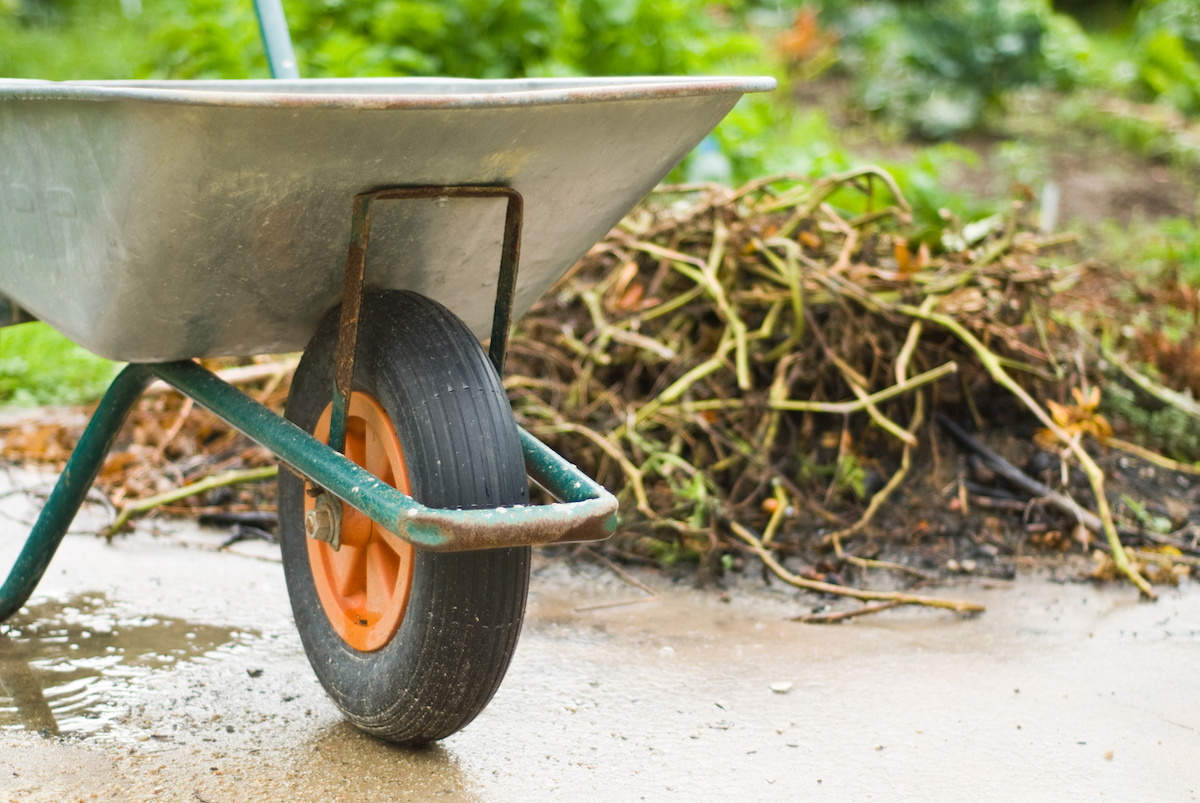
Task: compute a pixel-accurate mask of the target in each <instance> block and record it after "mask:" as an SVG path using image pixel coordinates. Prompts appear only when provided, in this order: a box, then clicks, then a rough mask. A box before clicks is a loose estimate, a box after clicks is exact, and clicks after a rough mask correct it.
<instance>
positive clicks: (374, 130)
mask: <svg viewBox="0 0 1200 803" xmlns="http://www.w3.org/2000/svg"><path fill="white" fill-rule="evenodd" d="M259 14H260V21H261V22H262V24H263V31H264V39H265V41H266V44H267V49H268V57H269V59H270V61H271V65H272V73H273V75H276V76H283V77H280V78H276V79H274V80H241V81H191V82H179V81H69V82H63V83H56V82H48V81H29V80H11V79H0V210H2V214H0V294H2V296H0V301H2V302H3V303H2V304H0V311H3V317H4V320H3V323H4V324H8V323H18V322H21V321H24V320H29V319H31V318H37V319H40V320H43V321H45V322H47V323H49V324H50V325H52V326H54V327H55V328H57V329H58V330H60V331H61V332H63V333H64V334H65V335H67V336H68V337H69V338H71V339H72V340H73V341H75V342H76V343H78V344H79V345H81V346H83V347H85V348H87V349H89V350H91V351H93V352H95V353H97V354H100V355H102V356H105V357H108V358H111V359H116V360H121V361H125V362H128V363H129V365H128V367H126V368H125V369H124V370H123V371H122V372H121V373H120V374H119V375H118V376H117V378H116V379H115V380H114V381H113V383H112V385H111V387H110V388H109V390H108V392H107V393H106V394H105V396H104V398H103V400H102V401H101V402H100V405H99V407H98V409H97V410H96V412H95V414H94V415H93V416H92V419H91V421H90V422H89V424H88V426H87V429H86V430H85V432H84V433H83V436H82V437H81V438H80V440H79V443H78V445H77V446H76V448H75V451H74V453H73V454H72V455H71V458H70V460H69V461H68V463H67V466H66V468H65V470H64V471H63V473H62V475H61V477H60V478H59V480H58V482H57V485H56V486H55V488H54V490H53V492H52V493H51V495H50V497H49V498H48V500H47V502H46V504H45V507H44V508H43V510H42V512H41V514H40V516H39V518H38V520H37V522H36V523H35V525H34V527H33V530H32V532H31V534H30V536H29V537H28V540H27V541H26V543H25V546H24V548H23V550H22V552H21V553H20V556H19V557H18V559H17V561H16V564H15V565H14V567H13V569H12V570H11V573H10V574H9V575H8V578H7V580H6V581H5V583H4V585H3V586H2V587H0V621H3V620H4V619H7V618H8V617H10V616H11V615H12V614H13V613H14V612H16V611H17V610H18V609H19V608H20V607H21V606H22V605H23V604H24V603H25V602H26V600H28V598H29V597H30V595H31V594H32V593H33V591H34V588H35V587H36V585H37V583H38V581H39V580H40V578H41V577H42V574H43V573H44V572H45V570H46V567H47V565H48V564H49V562H50V560H51V558H52V557H53V554H54V552H55V550H56V549H57V547H58V545H59V543H60V542H61V541H62V538H63V535H64V534H65V533H66V531H67V528H68V527H69V526H70V524H71V522H72V520H73V519H74V517H75V515H76V513H77V512H78V509H79V506H80V504H81V503H82V501H83V498H84V496H85V495H86V493H87V491H88V489H89V488H90V486H91V484H92V482H93V480H94V479H95V477H96V475H97V473H98V471H99V469H100V467H101V464H102V462H103V460H104V458H105V456H106V455H107V453H108V451H109V449H110V448H111V447H112V445H113V443H114V441H115V439H116V438H117V435H118V432H119V430H120V428H121V425H122V423H123V421H124V420H125V418H126V416H127V414H128V412H129V410H130V409H131V407H132V406H133V405H134V404H135V403H136V401H137V399H138V397H139V396H140V394H141V392H142V391H143V390H144V389H145V388H146V386H147V385H148V384H149V383H150V382H151V381H153V380H154V379H156V378H157V379H162V380H164V381H166V382H167V383H169V384H170V385H172V386H174V387H175V388H176V389H178V390H179V391H180V392H182V393H184V394H186V395H187V396H189V397H191V398H192V399H194V400H195V401H197V402H199V403H200V404H202V405H203V406H205V407H207V408H208V409H209V410H211V411H213V412H214V413H215V414H216V415H218V416H220V417H221V418H222V419H224V420H225V421H227V422H228V423H229V424H231V425H232V426H234V427H236V428H237V429H239V430H240V431H242V432H244V433H245V434H246V435H248V436H249V437H250V438H252V439H253V440H255V441H257V442H258V443H260V444H262V445H263V446H265V447H266V448H267V449H269V450H270V451H271V452H272V453H273V454H274V455H276V456H277V457H278V459H279V460H280V462H281V464H282V470H281V471H280V475H279V480H278V482H279V493H278V504H279V540H280V543H281V552H282V557H283V567H284V573H285V576H286V579H287V587H288V594H289V597H290V600H291V604H292V609H293V612H294V615H295V620H296V625H297V627H298V629H299V632H300V636H301V640H302V641H303V644H304V648H305V651H306V653H307V655H308V658H309V660H310V662H311V663H312V666H313V669H314V670H315V672H316V674H317V676H318V678H319V679H320V681H321V683H322V684H323V685H324V687H325V689H326V690H327V691H328V693H329V694H330V696H331V697H332V699H333V700H334V702H335V703H336V704H337V706H338V707H339V708H340V709H341V710H342V711H343V712H344V714H345V715H346V717H347V718H348V719H349V720H350V721H351V722H353V723H354V724H355V725H357V726H358V727H360V728H362V729H363V730H365V731H367V732H369V733H371V734H373V735H375V736H378V737H381V738H384V739H387V740H391V741H395V742H400V743H407V744H418V743H423V742H429V741H432V740H436V739H440V738H443V737H445V736H448V735H449V734H451V733H453V732H455V731H457V730H458V729H460V728H462V727H463V726H465V725H466V724H467V723H468V722H469V721H470V720H471V719H473V718H474V717H475V716H476V715H477V714H478V713H479V712H480V711H481V710H482V709H483V707H484V706H485V705H486V704H487V702H488V701H489V700H490V699H491V697H492V695H493V693H494V692H495V690H496V689H497V687H498V686H499V684H500V681H501V679H502V678H503V675H504V672H505V670H506V668H507V665H508V662H509V659H510V657H511V655H512V653H513V650H514V647H515V645H516V641H517V637H518V634H519V631H520V626H521V620H522V616H523V613H524V607H525V597H526V589H527V586H528V582H529V559H530V546H531V545H535V544H553V543H560V542H570V541H590V540H598V539H603V538H605V537H607V536H608V535H609V534H611V533H612V531H613V530H614V528H615V527H616V522H617V518H616V512H617V502H616V499H615V498H614V497H613V496H612V495H611V494H609V493H608V492H607V491H605V490H604V489H603V488H602V487H600V486H599V485H598V484H596V483H595V482H593V481H592V480H591V479H589V478H588V477H587V476H586V475H584V474H583V473H582V472H580V471H579V470H578V469H576V468H575V467H574V466H572V465H571V464H569V463H568V462H566V461H565V460H563V459H562V458H561V457H559V456H558V455H557V454H555V453H554V452H553V451H551V450H550V449H549V448H548V447H546V446H545V445H543V444H542V443H540V442H539V441H538V440H537V439H535V438H534V437H533V436H532V435H530V434H529V433H528V432H525V431H524V430H522V429H521V428H519V427H518V426H517V425H516V423H515V421H514V419H513V415H512V410H511V408H510V406H509V402H508V399H507V396H506V394H505V391H504V388H503V386H502V384H501V380H500V375H501V372H502V370H503V367H504V355H505V347H506V341H507V337H508V332H509V327H510V323H511V322H512V320H513V318H514V316H519V315H521V314H522V313H524V312H525V311H526V310H527V309H528V308H529V307H530V306H531V305H532V304H533V302H534V301H535V300H536V299H537V298H538V297H539V296H541V295H542V294H543V293H544V292H545V291H546V290H547V289H548V288H549V287H550V286H551V285H552V284H553V283H554V282H555V281H556V280H557V279H558V278H560V277H561V276H562V274H563V273H564V272H565V271H566V270H567V269H568V268H569V267H570V266H571V265H572V264H574V263H575V262H576V261H577V260H578V259H579V258H580V257H582V256H583V255H584V254H585V253H586V252H587V250H588V249H589V248H590V247H591V246H592V245H593V244H594V243H595V242H597V241H598V240H599V239H600V238H601V237H603V236H604V234H605V233H606V232H607V231H609V229H610V228H611V227H612V226H614V225H615V224H616V223H617V222H618V221H619V220H620V219H621V218H622V217H623V216H624V215H625V214H626V213H628V211H629V210H630V209H631V208H632V207H633V206H634V205H635V204H636V203H637V202H638V201H639V200H640V199H641V198H642V197H644V196H645V195H646V194H647V193H648V192H649V191H650V190H651V189H652V188H653V187H654V186H655V184H657V183H658V182H659V181H660V180H661V179H662V178H663V177H664V176H665V175H666V174H667V173H668V172H669V171H670V170H671V169H672V168H673V167H674V166H675V165H676V164H678V163H679V161H680V160H682V158H683V157H684V156H685V155H686V154H687V153H688V152H689V151H690V150H691V149H692V148H693V147H694V146H695V145H696V144H697V143H698V142H699V141H700V140H701V139H702V138H703V137H704V136H705V135H707V133H708V132H709V131H710V130H711V129H712V128H713V127H714V126H715V125H716V124H717V123H718V122H719V121H720V120H721V119H722V117H724V115H725V114H726V113H727V112H728V111H729V110H730V109H731V108H732V106H733V105H734V103H736V102H737V100H738V98H739V97H740V96H741V95H742V94H743V93H746V92H757V91H767V90H770V89H772V88H773V87H774V85H775V82H774V80H773V79H770V78H618V79H609V78H605V79H591V78H579V79H531V80H499V81H473V80H457V79H408V78H396V79H390V78H389V79H365V80H349V79H328V80H303V81H302V80H299V79H298V74H297V72H296V70H295V60H294V57H292V55H291V44H290V40H289V39H288V35H287V30H286V24H285V23H284V22H283V17H282V10H281V9H280V8H279V7H278V3H277V0H275V2H274V5H272V4H270V3H267V2H263V3H261V4H260V5H259ZM518 265H519V267H520V270H519V271H518ZM484 340H486V341H487V349H488V350H487V352H485V351H484V348H483V346H482V345H481V341H484ZM301 348H302V349H303V350H304V355H303V358H302V359H301V361H300V364H299V366H298V367H297V369H296V373H295V377H294V380H293V382H292V387H291V393H290V396H289V398H288V402H287V408H286V415H285V416H284V417H280V416H278V415H276V414H274V413H273V412H271V411H270V410H268V409H266V408H265V407H263V406H262V405H260V404H258V403H257V402H255V401H254V400H252V399H251V398H249V397H248V396H246V395H245V394H243V393H242V392H241V391H239V390H237V389H236V388H234V387H233V386H231V385H229V384H227V383H225V382H224V381H222V380H221V379H219V378H218V377H217V376H216V375H214V374H213V373H211V372H209V371H207V370H206V369H204V368H203V367H201V366H200V365H199V364H198V363H197V362H194V361H193V360H194V358H199V357H210V356H246V355H253V354H262V353H275V352H282V351H293V350H298V349H301ZM528 478H532V480H533V481H534V482H536V483H537V484H538V485H540V486H542V487H543V488H544V489H545V490H546V491H548V492H549V494H550V495H551V496H552V497H554V498H555V499H557V500H559V501H558V502H557V503H554V504H548V505H531V504H530V498H529V482H528Z"/></svg>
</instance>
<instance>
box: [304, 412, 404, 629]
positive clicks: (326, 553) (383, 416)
mask: <svg viewBox="0 0 1200 803" xmlns="http://www.w3.org/2000/svg"><path fill="white" fill-rule="evenodd" d="M332 412H333V406H332V405H329V406H327V407H326V408H325V412H324V413H322V414H321V418H320V420H319V421H318V422H317V428H316V431H315V432H313V435H314V437H316V438H317V440H319V441H321V442H322V443H328V442H329V419H330V416H331V415H332ZM345 454H346V457H348V458H350V459H351V460H353V461H354V462H355V463H357V464H358V465H360V466H362V467H363V468H365V469H366V470H367V471H369V472H371V473H372V474H374V475H375V476H376V477H379V479H381V480H383V481H384V482H386V483H387V484H388V485H391V486H392V487H394V488H395V489H396V490H398V491H401V492H403V493H406V494H407V493H411V491H410V489H409V482H408V472H407V470H406V469H405V465H404V451H403V450H402V449H401V448H400V440H399V439H398V438H397V437H396V429H395V427H393V426H392V422H391V419H389V418H388V415H387V412H386V411H385V410H384V409H383V407H382V406H381V405H380V404H379V402H377V401H375V399H373V398H371V396H370V395H368V394H366V393H359V392H357V391H355V392H354V393H353V394H351V396H350V407H349V410H348V411H347V416H346V452H345ZM312 489H313V486H312V485H306V486H305V490H306V491H311V490H312ZM333 501H334V502H338V503H340V504H341V514H342V528H341V547H340V548H339V549H337V550H334V549H333V547H331V546H330V545H329V544H327V543H325V542H324V541H317V540H315V539H312V538H309V539H308V561H309V564H310V565H311V566H312V575H313V582H314V583H315V584H316V587H317V596H318V597H320V599H321V606H322V607H323V608H324V609H325V615H326V616H327V617H328V618H329V623H330V624H331V625H333V629H334V630H335V631H337V634H338V635H339V636H341V637H342V639H343V640H344V641H345V642H346V643H347V644H349V645H350V646H351V647H353V648H355V649H357V650H362V651H364V652H369V651H371V650H378V649H379V648H381V647H383V646H385V645H386V644H387V643H388V642H389V641H391V640H392V637H393V636H394V635H396V631H397V630H399V629H400V623H401V622H403V621H404V611H405V608H406V607H407V606H408V594H409V589H410V588H411V586H412V575H413V560H414V558H415V550H414V549H413V546H412V544H409V543H407V542H406V541H402V540H401V539H400V538H399V537H397V536H395V535H393V534H392V533H389V532H388V531H387V530H385V529H383V528H382V527H380V526H379V525H378V524H375V523H374V522H373V521H371V520H370V519H369V518H367V517H366V516H364V515H363V514H362V513H359V512H358V511H357V510H355V509H354V508H352V507H351V506H350V505H347V504H346V503H344V502H340V500H337V499H334V500H333ZM315 506H316V500H315V499H314V497H313V496H312V494H311V493H305V494H304V512H305V513H306V514H307V513H308V511H309V510H312V509H313V508H314V507H315Z"/></svg>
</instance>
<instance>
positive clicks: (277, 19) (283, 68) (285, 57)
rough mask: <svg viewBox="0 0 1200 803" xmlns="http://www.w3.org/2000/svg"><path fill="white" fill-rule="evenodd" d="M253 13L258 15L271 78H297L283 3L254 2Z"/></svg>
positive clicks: (263, 0)
mask: <svg viewBox="0 0 1200 803" xmlns="http://www.w3.org/2000/svg"><path fill="white" fill-rule="evenodd" d="M254 11H255V12H256V13H257V14H258V28H259V30H260V31H261V32H262V40H263V49H265V50H266V51H267V62H268V63H270V65H271V77H272V78H299V77H300V68H299V67H298V66H297V65H296V51H295V50H293V49H292V35H291V34H290V33H288V24H287V17H286V16H284V13H283V3H282V2H280V0H254Z"/></svg>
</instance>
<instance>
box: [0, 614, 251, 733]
mask: <svg viewBox="0 0 1200 803" xmlns="http://www.w3.org/2000/svg"><path fill="white" fill-rule="evenodd" d="M255 637H256V634H253V633H249V632H246V631H241V630H238V629H235V628H228V627H214V626H212V625H201V624H194V623H190V622H186V621H183V620H181V619H171V618H164V617H155V616H139V615H130V614H124V613H122V612H120V611H118V610H116V609H114V608H113V607H112V606H111V605H109V604H108V600H107V599H105V597H104V595H102V594H81V595H77V596H73V597H71V598H69V599H67V600H66V601H44V602H41V603H38V604H34V605H30V606H27V607H26V608H22V610H21V612H20V613H19V614H18V615H16V616H14V617H13V618H12V619H11V620H9V621H8V622H6V623H5V624H4V625H3V626H0V729H3V730H8V731H11V730H29V731H37V732H39V733H42V734H45V735H57V736H74V737H84V736H90V735H93V734H97V733H101V732H104V731H107V730H109V729H111V728H112V727H113V726H114V725H115V724H117V723H118V722H120V721H121V720H122V718H123V717H125V716H126V715H127V714H128V711H129V707H130V701H131V699H133V698H135V697H136V694H135V693H134V690H135V688H137V687H141V686H144V685H145V682H146V680H147V679H148V678H149V677H151V676H152V675H154V674H155V673H161V672H164V671H170V670H172V669H174V668H175V667H177V666H180V665H182V664H183V663H186V662H189V661H195V660H197V659H220V658H221V656H222V655H223V654H229V653H230V652H231V650H232V648H233V647H235V646H237V645H240V644H243V643H245V642H246V641H247V640H250V639H253V638H255Z"/></svg>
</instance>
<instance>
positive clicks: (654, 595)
mask: <svg viewBox="0 0 1200 803" xmlns="http://www.w3.org/2000/svg"><path fill="white" fill-rule="evenodd" d="M592 554H593V556H594V557H595V558H596V559H597V560H599V561H600V562H601V563H603V564H604V565H605V566H607V567H608V568H609V569H610V570H611V571H612V573H613V574H615V575H616V576H617V577H620V578H621V579H622V580H624V581H625V582H626V583H629V585H631V586H633V587H634V588H640V589H641V590H642V591H645V592H646V593H647V594H649V595H650V596H648V597H643V598H641V599H626V600H620V601H619V602H598V603H596V604H595V605H579V606H577V607H575V608H573V609H572V610H574V611H575V612H576V613H583V612H584V611H596V610H600V609H601V608H619V607H621V606H623V605H640V604H641V603H643V602H654V601H655V600H656V599H658V592H657V591H655V590H654V589H653V588H651V587H650V586H648V585H646V584H645V583H643V582H642V581H641V580H639V579H637V578H636V577H634V576H633V575H632V574H630V573H629V572H627V571H625V570H624V569H622V568H621V567H620V566H618V565H617V564H615V563H613V562H612V561H611V560H609V559H608V558H607V557H605V556H604V555H601V554H600V553H598V552H594V553H592Z"/></svg>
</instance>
